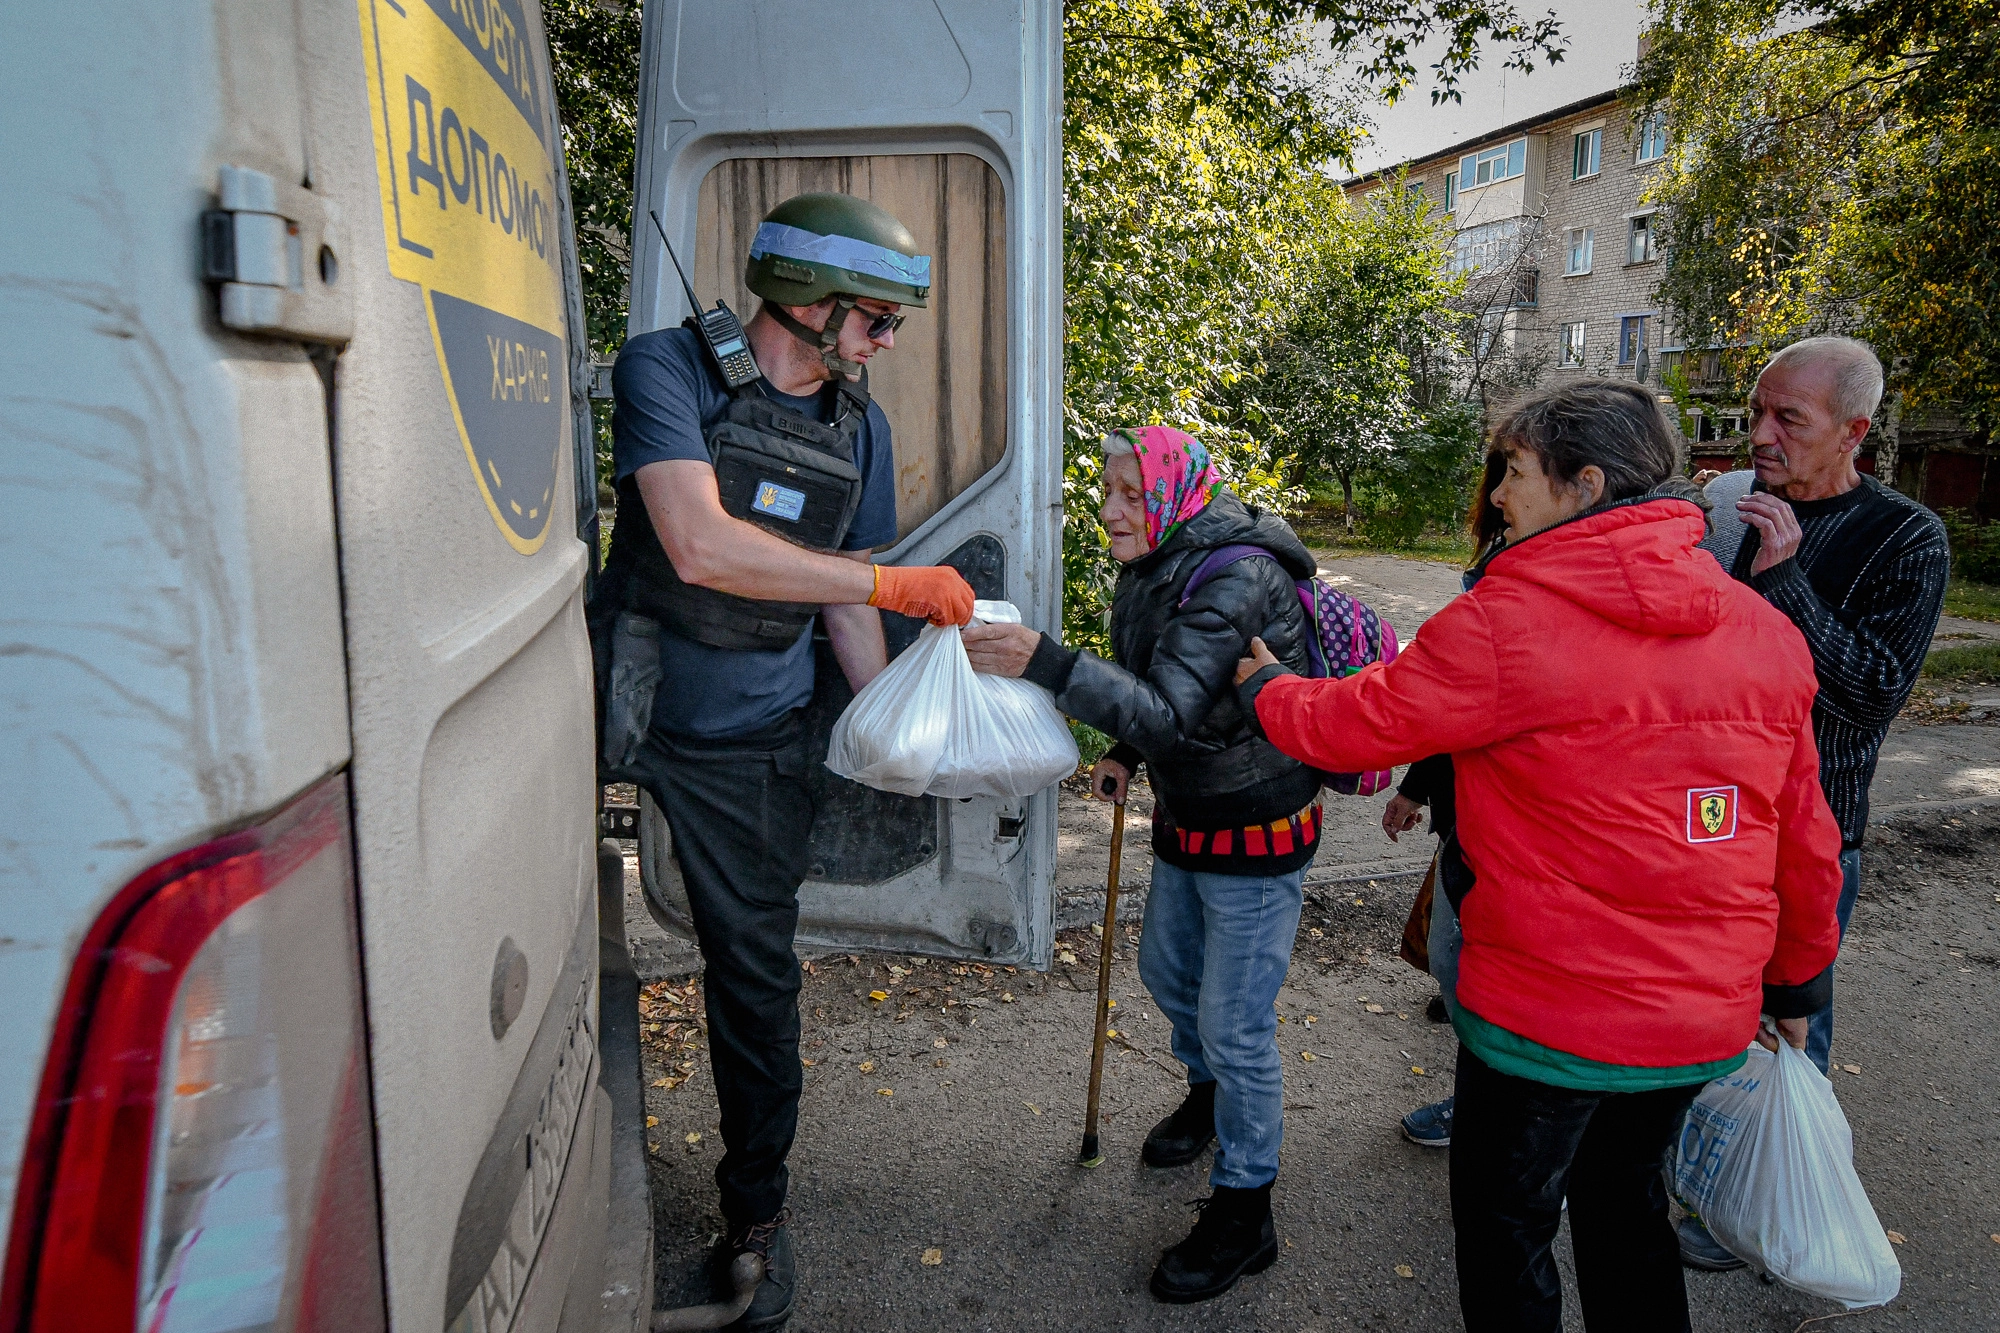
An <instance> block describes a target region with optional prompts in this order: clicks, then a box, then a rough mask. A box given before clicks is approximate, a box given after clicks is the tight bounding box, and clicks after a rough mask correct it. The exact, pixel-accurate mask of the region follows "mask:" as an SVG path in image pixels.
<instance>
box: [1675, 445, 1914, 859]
mask: <svg viewBox="0 0 2000 1333" xmlns="http://www.w3.org/2000/svg"><path fill="white" fill-rule="evenodd" d="M1724 481H1730V482H1733V483H1734V484H1733V485H1732V486H1731V487H1729V488H1728V489H1729V490H1731V491H1733V492H1735V493H1733V494H1729V495H1727V496H1725V495H1722V494H1718V493H1717V492H1718V490H1719V489H1721V488H1722V487H1723V483H1724ZM1747 489H1748V488H1747V487H1746V486H1745V485H1744V484H1743V482H1742V480H1741V478H1739V477H1737V476H1735V475H1734V474H1727V475H1726V476H1725V477H1723V478H1718V479H1717V480H1716V481H1714V482H1712V483H1710V487H1709V496H1710V498H1711V499H1713V500H1715V501H1716V508H1717V510H1718V511H1723V510H1727V511H1729V513H1730V516H1732V517H1733V515H1734V510H1735V507H1736V506H1735V501H1736V498H1737V494H1740V493H1742V492H1744V491H1746V490H1747ZM1792 512H1793V513H1795V514H1796V515H1798V520H1799V527H1800V528H1801V529H1802V530H1803V531H1804V534H1805V535H1804V538H1803V540H1801V541H1800V543H1799V550H1798V554H1797V555H1795V556H1793V557H1792V558H1791V559H1790V560H1786V561H1783V562H1781V563H1779V564H1776V565H1773V566H1772V567H1771V568H1769V569H1767V570H1765V571H1764V572H1763V573H1761V574H1755V575H1753V574H1751V572H1750V566H1751V564H1752V563H1753V562H1754V561H1755V560H1756V558H1757V551H1758V549H1759V546H1760V541H1761V534H1760V533H1759V532H1758V531H1757V529H1756V528H1754V527H1750V526H1748V525H1745V529H1744V531H1743V534H1742V545H1741V546H1740V547H1738V549H1737V551H1736V558H1735V560H1734V561H1733V562H1732V563H1731V565H1730V573H1731V574H1732V575H1734V576H1735V577H1736V578H1737V579H1738V580H1740V581H1742V582H1744V583H1748V584H1749V585H1750V586H1751V587H1753V588H1755V589H1756V590H1757V591H1758V592H1760V593H1762V594H1764V597H1765V598H1766V600H1768V601H1769V602H1770V603H1771V605H1773V606H1775V607H1777V608H1778V609H1779V610H1780V611H1783V612H1784V613H1785V614H1786V615H1787V616H1789V617H1790V618H1791V621H1792V623H1793V624H1795V625H1797V626H1798V627H1799V631H1800V632H1801V633H1802V634H1804V635H1805V639H1806V644H1807V646H1808V647H1810V648H1811V649H1812V656H1813V667H1814V670H1815V671H1816V673H1817V674H1818V676H1819V698H1818V699H1817V700H1816V701H1815V702H1814V704H1813V738H1814V740H1815V741H1817V742H1818V744H1819V780H1820V786H1821V787H1823V788H1825V790H1826V800H1827V804H1828V805H1830V806H1832V807H1833V815H1834V818H1835V819H1837V820H1838V821H1839V822H1840V835H1841V839H1842V842H1843V844H1844V845H1845V846H1847V847H1859V846H1860V845H1861V839H1862V836H1863V835H1864V834H1865V833H1866V832H1867V829H1868V784H1869V783H1870V782H1871V781H1872V780H1873V779H1874V777H1875V759H1876V756H1877V754H1879V753H1880V751H1881V749H1882V739H1883V737H1885V736H1887V735H1888V733H1889V723H1890V721H1891V720H1893V719H1894V718H1895V716H1896V714H1897V713H1898V712H1899V711H1900V710H1901V709H1902V707H1903V701H1904V700H1905V699H1907V698H1909V696H1910V690H1911V689H1912V688H1913V687H1914V686H1915V685H1916V683H1917V672H1918V670H1919V669H1920V668H1921V667H1922V666H1923V664H1924V654H1925V653H1926V652H1928V651H1929V649H1930V642H1931V634H1932V633H1933V632H1934V631H1935V630H1936V629H1937V622H1938V615H1939V613H1940V612H1941V611H1942V610H1943V608H1944V590H1945V583H1946V582H1947V581H1948V580H1949V578H1950V577H1951V552H1950V550H1949V548H1948V547H1947V546H1946V544H1945V535H1944V524H1943V523H1942V522H1940V521H1939V519H1938V516H1937V515H1936V514H1934V513H1932V512H1931V511H1930V510H1928V509H1926V508H1924V507H1923V506H1922V505H1920V504H1918V503H1917V502H1916V501H1914V500H1912V499H1910V498H1909V497H1908V496H1905V495H1903V494H1901V493H1899V492H1897V491H1893V490H1891V489H1890V488H1889V487H1887V486H1884V485H1883V484H1882V483H1881V482H1879V481H1876V480H1875V479H1874V478H1873V477H1867V476H1864V477H1862V479H1861V484H1860V485H1859V486H1857V487H1855V488H1854V489H1853V490H1851V491H1848V492H1846V493H1845V494H1842V495H1836V496H1834V497H1833V498H1831V499H1828V500H1806V501H1798V502H1794V503H1793V505H1792ZM1718 526H1720V524H1718Z"/></svg>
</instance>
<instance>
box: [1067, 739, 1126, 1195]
mask: <svg viewBox="0 0 2000 1333" xmlns="http://www.w3.org/2000/svg"><path fill="white" fill-rule="evenodd" d="M1113 788H1114V783H1113V782H1112V780H1111V779H1110V778H1108V777H1107V778H1105V779H1104V787H1103V791H1104V794H1105V795H1106V796H1109V795H1111V792H1112V790H1113ZM1124 850H1125V802H1124V801H1122V800H1121V801H1118V802H1116V803H1115V804H1114V805H1113V806H1112V807H1111V873H1110V874H1109V875H1108V876H1107V877H1106V878H1105V881H1104V938H1103V939H1102V940H1100V941H1099V942H1098V945H1097V1030H1096V1031H1095V1032H1093V1033H1092V1034H1091V1037H1090V1099H1089V1101H1088V1103H1087V1104H1086V1106H1085V1109H1084V1113H1083V1153H1082V1155H1081V1157H1080V1159H1079V1161H1078V1165H1080V1166H1102V1165H1104V1154H1103V1153H1102V1152H1100V1151H1098V1147H1097V1095H1098V1093H1099V1092H1100V1091H1101V1090H1102V1089H1103V1086H1104V1042H1105V1033H1106V1030H1107V1029H1108V1028H1109V1027H1110V1026H1111V941H1112V938H1113V937H1112V934H1111V932H1112V930H1113V928H1115V927H1116V926H1117V924H1118V859H1119V857H1120V855H1121V854H1122V853H1123V852H1124Z"/></svg>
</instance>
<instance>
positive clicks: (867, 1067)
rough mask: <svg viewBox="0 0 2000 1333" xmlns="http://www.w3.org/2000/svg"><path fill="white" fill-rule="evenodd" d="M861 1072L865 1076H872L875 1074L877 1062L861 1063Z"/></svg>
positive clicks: (867, 1061) (866, 1061) (865, 1061)
mask: <svg viewBox="0 0 2000 1333" xmlns="http://www.w3.org/2000/svg"><path fill="white" fill-rule="evenodd" d="M861 1072H862V1073H864V1074H872V1073H874V1072H875V1062H874V1061H873V1060H863V1061H862V1062H861Z"/></svg>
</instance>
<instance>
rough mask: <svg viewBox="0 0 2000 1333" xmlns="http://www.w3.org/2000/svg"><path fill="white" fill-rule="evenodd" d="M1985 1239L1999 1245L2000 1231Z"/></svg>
mask: <svg viewBox="0 0 2000 1333" xmlns="http://www.w3.org/2000/svg"><path fill="white" fill-rule="evenodd" d="M1987 1239H1988V1240H1990V1241H1992V1242H1993V1243H1994V1244H1995V1245H2000V1231H1996V1232H1994V1233H1993V1234H1992V1235H1991V1236H1989V1237H1987Z"/></svg>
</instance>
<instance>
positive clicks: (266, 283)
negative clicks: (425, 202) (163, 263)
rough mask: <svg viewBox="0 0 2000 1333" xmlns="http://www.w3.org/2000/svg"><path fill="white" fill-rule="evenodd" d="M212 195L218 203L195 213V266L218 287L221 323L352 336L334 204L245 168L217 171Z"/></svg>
mask: <svg viewBox="0 0 2000 1333" xmlns="http://www.w3.org/2000/svg"><path fill="white" fill-rule="evenodd" d="M216 197H217V198H216V202H217V204H218V205H219V206H218V207H216V208H213V209H210V210H209V211H208V212H206V213H203V214H202V215H201V261H202V263H201V267H202V276H203V277H204V278H206V279H207V280H208V281H210V282H214V283H219V284H220V288H219V290H218V297H219V300H220V307H221V308H220V317H221V320H222V323H223V325H224V327H226V328H232V329H237V330H239V331H241V332H243V333H257V334H264V335H267V336H270V337H282V338H297V339H299V340H301V341H304V342H319V343H344V342H347V341H348V340H350V339H351V338H353V336H354V299H353V295H352V292H351V288H352V284H351V283H343V282H342V281H341V273H340V259H341V253H342V247H343V244H344V242H345V237H344V236H343V234H342V232H341V228H340V211H339V208H338V206H337V205H335V204H334V202H333V201H332V200H330V199H328V198H326V197H325V196H323V195H318V194H315V193H313V192H312V191H311V190H308V189H306V188H305V187H303V186H299V185H291V184H287V183H285V182H282V181H279V180H277V179H275V178H274V177H271V176H269V175H266V174H265V173H264V172H261V171H256V170H252V169H251V168H249V167H224V168H222V172H221V179H220V182H219V184H218V186H217V189H216Z"/></svg>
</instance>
